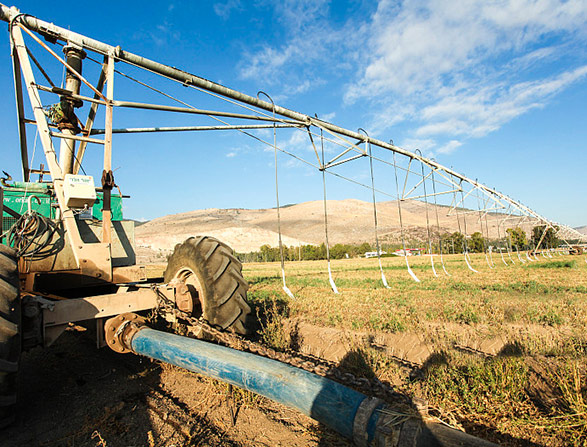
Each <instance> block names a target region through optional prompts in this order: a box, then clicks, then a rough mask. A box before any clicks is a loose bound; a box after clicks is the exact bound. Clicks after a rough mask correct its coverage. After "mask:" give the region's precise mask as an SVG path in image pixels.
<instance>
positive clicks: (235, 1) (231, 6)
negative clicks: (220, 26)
mask: <svg viewBox="0 0 587 447" xmlns="http://www.w3.org/2000/svg"><path fill="white" fill-rule="evenodd" d="M240 10H242V5H241V2H240V0H227V1H225V2H216V3H214V12H215V13H216V15H217V16H219V17H221V18H223V19H224V20H227V19H228V18H229V17H230V14H231V13H232V12H233V11H240Z"/></svg>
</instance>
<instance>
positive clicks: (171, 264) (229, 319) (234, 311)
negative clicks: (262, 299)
mask: <svg viewBox="0 0 587 447" xmlns="http://www.w3.org/2000/svg"><path fill="white" fill-rule="evenodd" d="M183 268H189V269H190V270H191V271H192V272H194V274H196V276H197V278H198V281H199V283H200V285H201V287H202V289H203V290H202V295H203V296H200V301H201V304H202V315H203V317H204V319H206V320H207V321H208V322H209V323H210V324H212V325H214V326H217V327H221V328H222V329H229V330H233V331H235V332H238V333H241V334H246V333H247V323H248V319H249V318H250V313H251V308H250V307H249V305H248V304H247V302H246V292H247V289H248V284H247V282H246V280H245V279H244V278H243V276H242V264H241V263H240V262H239V261H238V260H237V259H236V258H235V257H234V255H233V254H232V250H231V248H230V247H229V246H228V245H226V244H225V243H223V242H221V241H219V240H217V239H215V238H212V237H209V236H197V237H191V238H189V239H187V240H186V241H185V242H183V243H182V244H177V245H176V246H175V250H174V252H173V254H172V255H171V256H170V257H169V261H168V264H167V269H166V270H165V274H164V280H165V282H169V281H171V280H172V279H173V278H174V277H175V275H176V274H177V273H178V272H179V271H180V270H181V269H183Z"/></svg>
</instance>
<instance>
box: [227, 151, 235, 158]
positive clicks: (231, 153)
mask: <svg viewBox="0 0 587 447" xmlns="http://www.w3.org/2000/svg"><path fill="white" fill-rule="evenodd" d="M233 157H236V152H234V151H233V152H229V153H228V154H226V158H233Z"/></svg>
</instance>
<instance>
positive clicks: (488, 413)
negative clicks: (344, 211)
mask: <svg viewBox="0 0 587 447" xmlns="http://www.w3.org/2000/svg"><path fill="white" fill-rule="evenodd" d="M471 258H472V265H473V267H474V268H475V269H476V270H478V272H479V273H474V272H471V271H470V270H469V269H468V268H467V265H466V263H465V261H464V258H463V256H462V255H451V256H445V266H446V269H447V271H448V272H449V273H450V274H451V276H450V277H447V276H445V275H444V273H443V272H442V267H441V266H440V259H439V257H438V256H436V257H435V263H436V271H437V273H438V275H439V278H435V277H434V276H433V273H432V270H431V268H430V258H429V257H426V256H424V257H410V258H409V261H410V264H411V265H412V269H413V271H414V273H415V274H416V275H417V276H418V277H419V278H420V280H421V282H420V283H416V282H414V281H413V280H412V279H411V278H410V276H409V275H408V272H407V270H406V267H405V260H404V259H403V258H383V259H382V260H381V261H382V263H383V269H384V272H385V276H386V278H387V282H388V284H389V286H390V288H389V289H386V288H385V287H384V286H383V283H382V281H381V274H380V270H379V264H378V260H377V259H346V260H337V261H333V262H332V271H333V277H334V279H335V282H336V285H337V287H338V289H339V291H340V294H338V295H336V294H334V293H333V292H332V290H331V288H330V285H329V281H328V271H327V263H326V261H302V262H288V263H286V265H285V270H286V281H287V286H288V287H289V288H290V289H291V291H292V292H293V294H294V295H295V299H291V298H289V297H288V296H287V295H286V294H285V293H284V292H283V291H282V289H281V286H282V280H281V269H280V264H279V263H251V264H245V266H244V274H245V277H246V279H247V280H248V281H249V283H250V284H251V288H250V290H249V300H250V301H251V303H252V305H253V307H254V310H255V312H257V314H258V315H259V317H260V321H261V327H260V328H259V332H260V336H261V337H262V338H263V340H264V341H265V342H266V343H268V344H271V345H272V346H274V347H276V348H278V349H286V348H288V347H292V345H294V346H293V347H294V348H296V349H301V350H302V351H306V352H312V353H315V354H316V353H318V355H321V356H323V357H326V358H328V357H329V355H330V354H333V353H332V352H329V351H328V348H325V347H324V340H333V339H336V340H338V341H337V342H336V343H333V344H332V349H333V350H334V349H335V348H336V349H338V350H339V351H340V350H341V349H342V350H343V353H344V352H347V354H353V355H354V356H355V357H356V355H357V354H358V355H359V357H360V359H361V361H359V362H357V361H355V362H354V363H353V364H351V365H350V366H349V368H351V369H353V371H354V372H355V373H357V374H360V375H365V376H369V375H370V374H376V375H377V376H378V377H379V378H380V379H382V380H385V381H387V382H388V383H390V384H391V385H392V386H393V387H395V388H396V389H398V390H400V391H402V392H404V393H406V394H408V395H410V396H413V397H414V396H417V397H420V398H424V399H426V400H427V401H428V404H429V407H430V414H431V415H433V416H434V417H438V418H439V419H441V420H443V421H444V422H446V423H449V424H451V425H453V426H456V427H460V428H464V429H465V430H466V431H467V432H470V433H472V434H475V435H478V436H480V437H483V438H486V439H489V440H492V441H494V442H497V443H499V444H502V445H549V446H550V445H561V446H562V445H587V361H586V359H587V336H586V335H585V327H586V323H587V263H586V262H585V256H559V255H556V254H555V255H553V257H552V258H548V259H545V258H543V257H539V261H537V262H533V263H530V262H526V263H525V264H521V263H520V262H519V261H518V259H517V256H515V255H514V256H513V258H514V260H515V262H516V264H515V265H510V266H508V267H506V266H505V265H504V264H503V262H502V260H501V257H500V256H499V255H497V256H496V255H495V254H494V256H493V260H494V263H495V266H496V268H494V269H490V268H489V267H488V265H487V263H486V260H485V256H484V255H472V256H471ZM506 259H508V258H507V257H506ZM508 261H509V259H508ZM294 332H295V333H294ZM321 336H323V338H320V337H321ZM341 340H342V341H341ZM317 344H318V345H320V344H322V345H323V346H322V350H320V346H315V345H317ZM329 346H330V345H329ZM333 356H334V358H333ZM330 357H331V358H330V360H339V361H340V360H342V361H343V363H344V360H345V359H346V358H347V357H348V355H347V356H343V358H342V359H340V357H341V355H338V354H337V355H334V354H333V355H330ZM533 443H535V444H533Z"/></svg>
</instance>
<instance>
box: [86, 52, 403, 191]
mask: <svg viewBox="0 0 587 447" xmlns="http://www.w3.org/2000/svg"><path fill="white" fill-rule="evenodd" d="M88 59H90V60H92V61H94V62H96V63H98V62H97V61H95V60H93V59H91V58H88ZM124 62H126V61H124ZM131 65H132V64H131ZM139 68H141V67H139ZM115 71H116V72H117V73H119V74H121V75H122V76H125V77H127V78H128V79H130V80H132V81H134V82H137V83H139V84H140V85H142V86H144V87H146V88H148V89H150V90H152V91H154V92H156V93H159V94H161V95H163V96H166V97H167V98H169V99H171V100H173V101H177V102H178V103H180V104H183V105H185V106H186V107H189V108H192V109H195V108H196V107H194V106H192V105H191V104H189V103H187V102H185V101H182V100H180V99H178V98H175V97H173V96H171V95H169V94H167V93H165V92H163V91H161V90H158V89H156V88H155V87H152V86H150V85H148V84H146V83H144V82H141V81H139V80H137V79H135V78H133V77H131V76H129V75H126V74H124V73H122V72H120V71H119V70H115ZM147 71H150V70H147ZM153 73H154V72H153ZM167 79H170V80H172V81H176V80H175V79H173V78H167ZM176 82H177V81H176ZM188 87H193V88H195V89H196V90H198V91H202V92H203V93H208V94H210V95H212V96H214V97H218V98H220V99H224V100H226V101H229V102H231V103H234V104H236V105H240V104H239V103H237V102H235V101H231V100H228V99H227V98H224V97H222V96H219V95H216V94H213V93H211V92H208V91H206V90H203V89H200V88H197V87H195V86H193V85H188ZM243 107H244V106H243ZM244 108H247V109H249V110H252V111H254V109H252V108H249V107H244ZM206 116H208V117H209V118H212V119H214V120H216V121H218V122H220V123H222V124H224V125H230V124H229V122H228V121H225V120H222V119H220V118H218V117H216V116H213V115H206ZM276 122H280V120H279V119H278V118H277V119H276ZM276 127H277V126H276ZM235 130H237V131H238V132H240V133H242V134H244V135H246V136H248V137H250V138H253V139H254V140H257V141H258V142H260V143H262V144H265V145H267V146H269V147H271V148H276V149H277V150H278V151H280V152H282V153H284V154H286V155H289V156H290V157H292V158H295V159H296V160H298V161H299V162H301V163H304V164H306V165H308V166H311V167H313V168H315V169H317V170H320V167H319V166H316V165H314V164H312V163H310V162H309V161H307V160H305V159H303V158H301V157H298V156H297V155H295V154H293V153H291V152H289V151H287V150H285V149H282V148H280V147H279V146H275V145H274V144H271V143H270V142H268V141H265V140H263V139H262V138H259V137H258V136H256V135H253V134H251V133H250V132H245V131H244V130H242V129H235ZM311 135H315V134H312V133H311ZM324 139H325V141H329V140H328V139H327V138H324ZM330 141H332V140H330ZM332 142H333V143H334V144H340V143H337V142H335V141H332ZM376 159H377V158H376ZM377 160H378V159H377ZM382 161H383V160H382ZM388 164H390V163H388ZM390 165H391V164H390ZM326 172H327V173H328V174H330V175H332V176H335V177H338V178H340V179H342V180H346V181H348V182H350V183H354V184H355V185H358V186H361V187H363V188H365V189H371V187H369V186H368V185H365V184H364V183H361V182H358V181H356V180H353V179H351V178H348V177H345V176H344V175H341V174H337V173H335V172H330V171H326ZM376 191H377V192H378V193H379V194H383V195H385V196H387V197H389V198H391V199H394V200H395V199H396V198H397V197H396V196H394V195H392V194H389V193H387V192H385V191H381V190H379V189H376Z"/></svg>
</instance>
